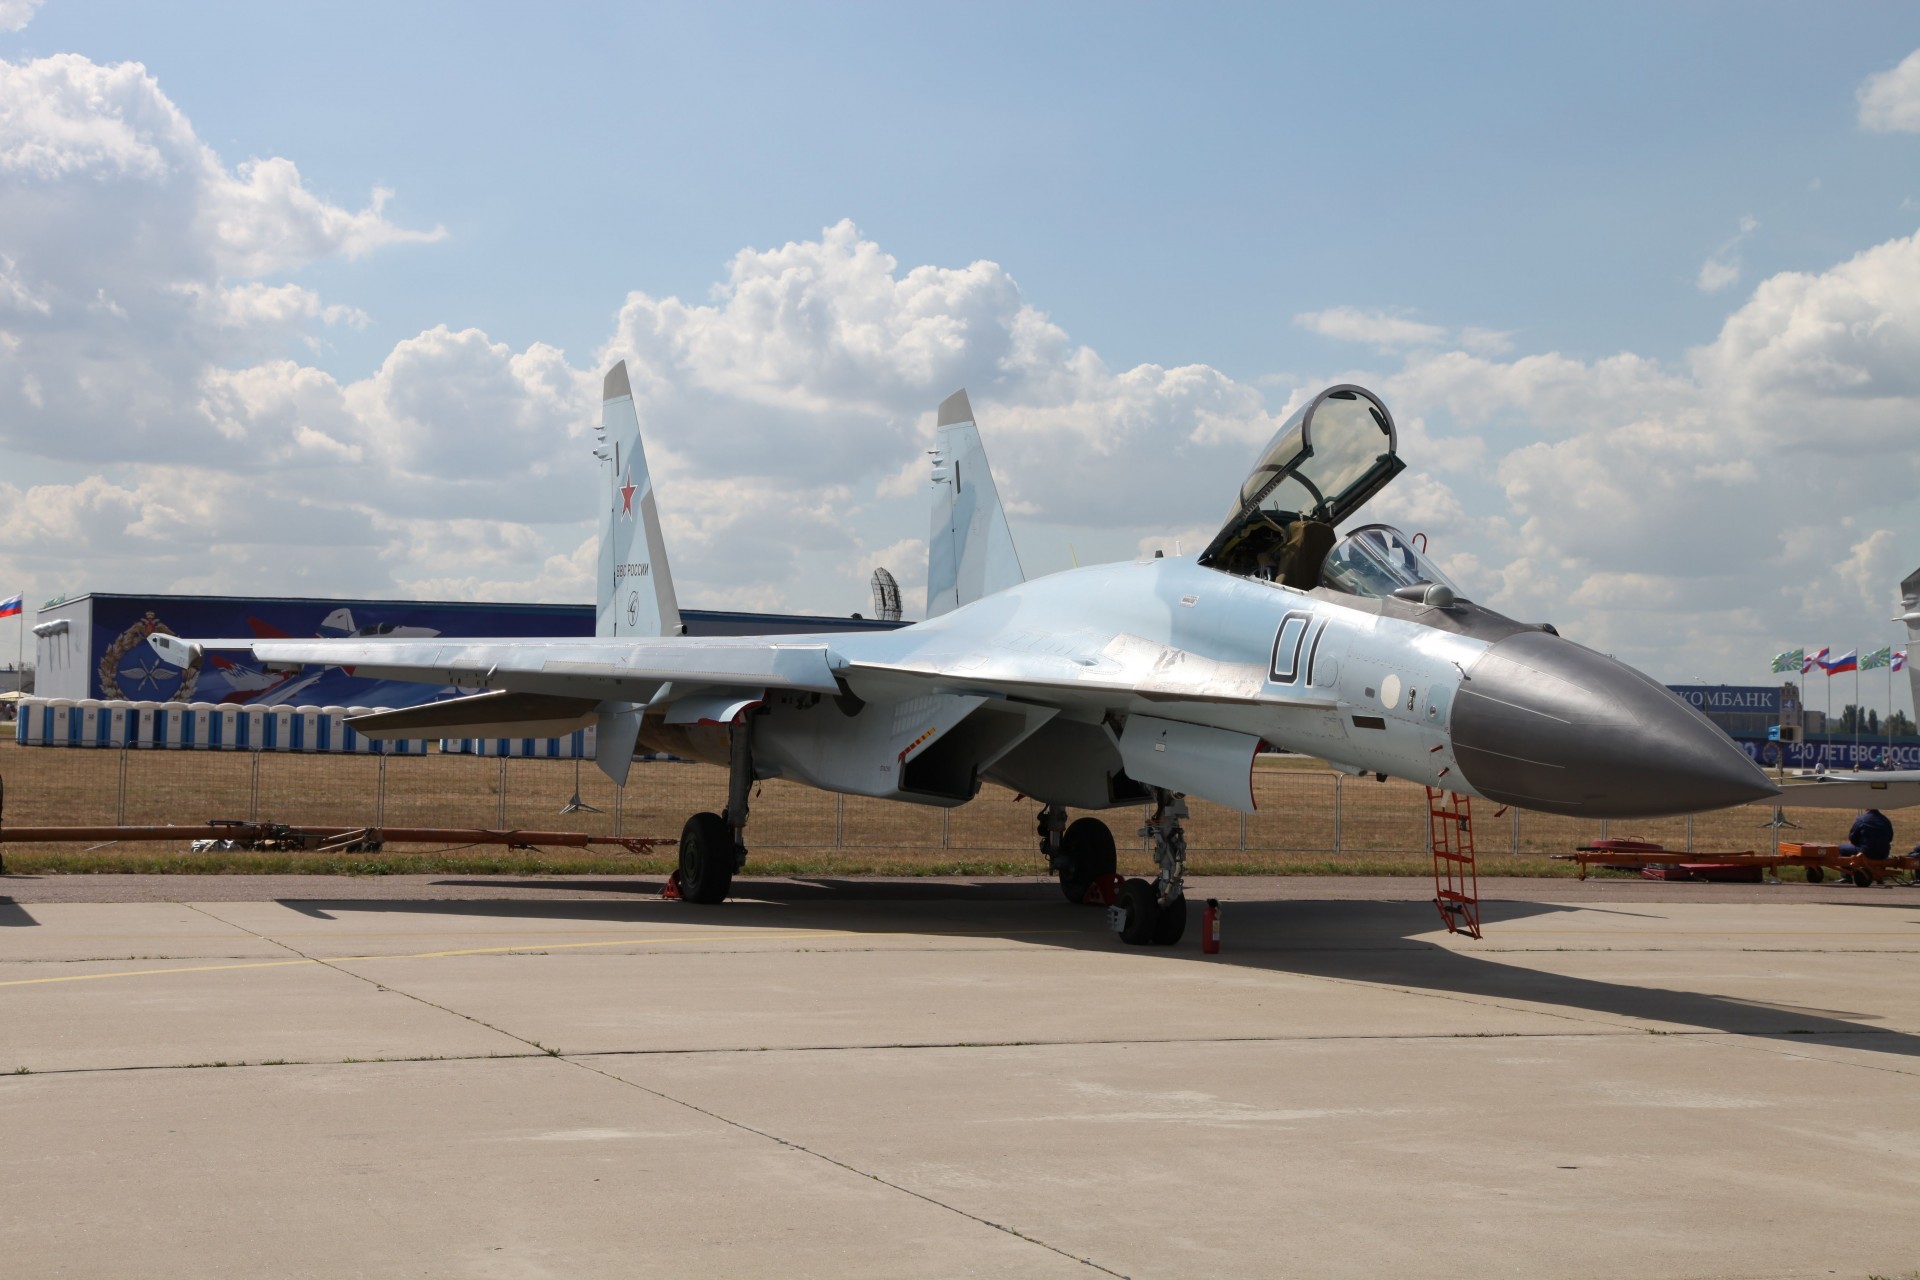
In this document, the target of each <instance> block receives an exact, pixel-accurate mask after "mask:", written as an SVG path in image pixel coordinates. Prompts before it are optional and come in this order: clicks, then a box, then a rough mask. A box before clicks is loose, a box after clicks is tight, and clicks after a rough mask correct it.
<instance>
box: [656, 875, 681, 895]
mask: <svg viewBox="0 0 1920 1280" xmlns="http://www.w3.org/2000/svg"><path fill="white" fill-rule="evenodd" d="M660 896H661V897H662V898H663V899H665V900H666V901H668V902H678V901H680V868H678V867H675V868H674V869H673V874H672V875H670V876H668V877H667V883H666V887H665V888H663V889H661V890H660Z"/></svg>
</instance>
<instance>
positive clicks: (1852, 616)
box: [1368, 235, 1920, 679]
mask: <svg viewBox="0 0 1920 1280" xmlns="http://www.w3.org/2000/svg"><path fill="white" fill-rule="evenodd" d="M1917 361H1920V235H1916V236H1910V237H1901V238H1898V239H1894V240H1890V241H1887V242H1885V243H1883V244H1880V245H1876V246H1874V247H1872V248H1870V249H1867V250H1864V251H1862V252H1861V253H1859V254H1856V255H1855V256H1853V257H1852V258H1850V259H1848V260H1846V261H1844V262H1840V263H1837V264H1835V265H1833V266H1832V267H1829V268H1828V269H1827V270H1825V271H1819V272H1785V273H1781V274H1778V275H1775V276H1773V277H1770V278H1768V279H1766V280H1763V281H1761V282H1760V284H1759V285H1758V286H1757V287H1756V288H1755V289H1754V291H1753V293H1752V294H1751V295H1750V296H1749V297H1748V298H1747V299H1746V300H1745V301H1744V302H1743V303H1742V304H1741V305H1739V306H1738V307H1737V308H1736V309H1735V310H1734V311H1733V312H1732V313H1731V314H1730V315H1729V316H1728V317H1727V319H1726V321H1725V322H1724V323H1723V324H1722V326H1721V328H1720V331H1719V333H1718V334H1717V335H1716V336H1715V337H1714V338H1713V340H1711V341H1709V342H1706V343H1703V344H1702V345H1701V346H1699V347H1697V348H1695V349H1694V350H1692V351H1690V352H1689V353H1688V354H1687V358H1686V360H1685V361H1684V362H1683V363H1682V364H1680V365H1678V366H1673V365H1668V364H1664V363H1662V362H1659V361H1654V360H1649V359H1647V358H1645V357H1642V356H1638V355H1634V354H1630V353H1622V354H1619V355H1615V356H1610V357H1606V358H1602V359H1598V360H1580V359H1575V358H1572V357H1569V356H1565V355H1560V354H1551V353H1550V354H1545V355H1525V356H1520V357H1517V358H1512V359H1506V360H1494V359H1488V358H1485V357H1481V356H1475V355H1471V354H1469V353H1466V352H1464V351H1437V352H1436V351H1421V352H1414V353H1410V354H1409V355H1408V356H1407V357H1406V358H1405V359H1404V361H1403V362H1402V364H1401V366H1400V367H1399V368H1398V369H1394V370H1390V371H1385V372H1383V373H1381V374H1379V375H1378V376H1377V379H1376V381H1375V382H1374V384H1373V385H1377V386H1378V387H1379V388H1380V389H1381V390H1382V391H1383V392H1384V393H1385V394H1386V395H1387V397H1388V400H1389V402H1390V403H1391V404H1392V405H1393V406H1394V407H1395V410H1396V413H1397V414H1398V415H1399V416H1400V419H1401V421H1402V422H1403V423H1408V422H1414V423H1418V424H1419V425H1420V427H1421V430H1422V431H1423V432H1424V433H1425V434H1427V435H1428V436H1429V437H1430V438H1432V439H1437V440H1446V439H1449V438H1453V437H1452V436H1451V435H1450V434H1449V433H1450V432H1452V433H1459V432H1461V431H1463V430H1466V429H1471V431H1472V432H1473V437H1474V438H1475V439H1477V440H1479V441H1480V442H1481V443H1482V446H1483V448H1484V449H1485V453H1486V457H1487V458H1488V459H1489V460H1490V467H1491V476H1490V483H1486V484H1484V485H1483V486H1482V485H1476V483H1475V476H1474V474H1473V473H1472V472H1471V471H1465V472H1461V473H1459V478H1458V480H1457V481H1456V482H1454V483H1453V484H1452V489H1453V491H1455V492H1456V493H1457V494H1458V495H1459V497H1460V506H1461V509H1462V511H1463V512H1464V513H1469V514H1470V513H1472V512H1474V511H1475V510H1478V511H1480V512H1482V513H1483V514H1484V513H1487V512H1494V513H1498V514H1497V515H1496V516H1495V517H1494V518H1487V519H1481V520H1479V521H1477V522H1476V521H1473V520H1471V519H1468V520H1466V521H1465V522H1464V523H1462V522H1460V521H1458V520H1455V521H1453V522H1451V523H1449V522H1447V521H1445V520H1434V521H1433V528H1434V530H1435V531H1436V536H1437V538H1438V539H1440V540H1441V541H1442V542H1443V545H1445V546H1446V547H1447V548H1448V549H1449V551H1451V550H1452V549H1453V548H1455V547H1458V548H1459V549H1460V550H1461V551H1463V552H1465V553H1466V554H1468V555H1471V556H1472V557H1473V559H1474V560H1475V562H1476V563H1477V565H1478V566H1479V567H1480V568H1481V571H1482V573H1481V577H1480V581H1479V583H1477V584H1476V583H1466V584H1464V585H1467V586H1468V587H1469V589H1470V590H1478V591H1480V592H1482V593H1484V595H1485V597H1486V598H1487V599H1488V600H1489V601H1490V602H1491V603H1494V604H1495V605H1496V607H1500V608H1503V609H1506V610H1508V611H1510V612H1513V613H1515V614H1516V615H1517V616H1521V617H1533V618H1541V617H1546V618H1551V620H1553V621H1554V622H1556V624H1558V625H1560V626H1561V627H1562V629H1563V630H1566V631H1568V632H1569V634H1574V635H1576V636H1578V637H1579V638H1580V639H1582V640H1584V641H1586V642H1587V643H1590V644H1594V645H1596V646H1597V647H1600V648H1603V649H1606V650H1608V651H1611V652H1617V653H1620V654H1622V655H1623V656H1626V657H1629V658H1630V659H1633V660H1636V661H1639V662H1641V663H1643V664H1645V665H1646V666H1648V667H1649V669H1651V670H1654V671H1656V672H1661V671H1665V670H1666V668H1667V667H1668V666H1671V665H1672V664H1673V663H1674V662H1675V657H1674V655H1675V654H1678V653H1687V654H1690V655H1691V661H1692V662H1693V663H1694V664H1695V665H1697V666H1700V667H1702V668H1710V669H1712V670H1715V671H1716V672H1719V673H1722V674H1723V675H1727V676H1731V677H1734V678H1746V677H1749V676H1750V677H1753V678H1756V679H1757V678H1759V673H1758V671H1757V670H1755V669H1752V664H1753V663H1754V662H1756V661H1758V659H1757V658H1756V657H1755V655H1756V654H1759V653H1761V652H1762V651H1763V650H1764V651H1769V652H1770V651H1772V649H1778V648H1784V647H1790V646H1791V645H1793V644H1799V643H1802V642H1805V641H1809V640H1812V641H1816V642H1818V643H1828V642H1836V643H1838V644H1840V645H1841V646H1842V647H1845V646H1848V645H1852V644H1854V643H1865V642H1866V641H1867V640H1869V639H1871V638H1874V637H1880V639H1876V640H1874V643H1875V644H1878V643H1881V642H1882V641H1883V640H1885V639H1889V638H1892V637H1891V636H1890V635H1889V634H1888V633H1887V632H1886V628H1885V617H1886V614H1885V612H1884V609H1885V606H1886V602H1887V601H1886V597H1887V594H1888V592H1889V591H1890V590H1891V588H1892V584H1893V583H1894V582H1895V581H1896V580H1897V579H1898V578H1899V577H1900V576H1902V574H1904V572H1906V571H1907V570H1909V569H1911V568H1912V566H1913V564H1914V563H1916V562H1920V540H1916V538H1915V536H1914V535H1913V534H1912V532H1911V531H1912V530H1913V528H1914V527H1915V517H1916V515H1920V501H1916V494H1920V450H1916V449H1915V448H1914V440H1915V439H1916V435H1915V430H1916V427H1915V424H1916V423H1920V375H1916V373H1915V368H1916V362H1917ZM1368 376H1372V375H1368ZM1402 434H1403V437H1405V436H1407V435H1408V434H1409V433H1408V432H1406V431H1404V430H1403V433H1402ZM1415 465H1416V466H1417V465H1418V461H1417V459H1416V460H1415ZM1405 479H1406V478H1404V477H1403V479H1402V481H1400V482H1398V483H1396V486H1395V488H1394V489H1393V490H1389V491H1388V494H1387V495H1383V497H1382V499H1381V501H1380V506H1379V508H1378V509H1379V510H1381V511H1383V512H1385V511H1388V510H1391V509H1393V503H1394V502H1399V503H1403V504H1405V507H1406V509H1405V510H1404V511H1400V512H1398V514H1400V515H1401V516H1403V517H1404V518H1406V519H1407V520H1408V523H1413V522H1414V521H1415V520H1417V519H1419V518H1422V517H1423V516H1425V515H1426V513H1427V512H1428V511H1431V512H1434V513H1436V514H1437V513H1439V512H1443V511H1446V510H1447V508H1446V507H1445V506H1444V505H1442V506H1434V505H1432V502H1431V501H1423V497H1424V498H1425V499H1428V500H1431V499H1433V498H1435V497H1437V495H1435V494H1433V493H1431V492H1429V493H1427V494H1426V495H1422V494H1421V493H1420V492H1419V490H1418V489H1416V488H1414V487H1410V486H1407V487H1406V488H1407V491H1406V493H1404V494H1401V493H1399V490H1400V489H1401V488H1402V487H1403V486H1405ZM1770 646H1771V649H1770ZM1668 674H1672V675H1676V676H1690V675H1692V674H1694V673H1693V672H1690V671H1677V670H1676V671H1672V672H1668Z"/></svg>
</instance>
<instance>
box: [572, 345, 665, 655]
mask: <svg viewBox="0 0 1920 1280" xmlns="http://www.w3.org/2000/svg"><path fill="white" fill-rule="evenodd" d="M600 437H601V440H600V448H599V449H598V450H596V451H595V456H596V457H598V458H600V459H601V460H602V463H603V465H602V466H601V469H600V476H601V485H602V487H601V498H602V499H603V501H604V502H605V503H606V506H605V507H604V510H605V512H606V514H605V516H604V517H603V519H602V521H601V525H600V582H599V592H598V602H599V618H598V622H597V624H596V626H595V629H594V634H595V635H601V636H677V635H681V634H683V631H684V629H683V628H682V627H681V625H680V605H679V602H678V601H676V600H675V599H674V595H673V573H672V571H671V570H670V569H668V567H667V551H666V546H665V543H664V541H663V540H662V538H661V536H660V513H659V511H658V510H657V509H656V508H655V506H654V502H653V478H652V477H651V476H649V475H648V474H647V453H646V450H645V449H644V448H643V447H642V446H641V443H640V417H639V415H638V414H637V413H636V412H635V411H634V407H633V390H632V388H631V387H630V386H629V385H628V382H627V362H626V361H624V360H622V361H621V362H620V363H619V364H616V365H614V366H613V368H611V369H609V370H607V380H606V385H605V389H604V391H603V393H602V399H601V404H600Z"/></svg>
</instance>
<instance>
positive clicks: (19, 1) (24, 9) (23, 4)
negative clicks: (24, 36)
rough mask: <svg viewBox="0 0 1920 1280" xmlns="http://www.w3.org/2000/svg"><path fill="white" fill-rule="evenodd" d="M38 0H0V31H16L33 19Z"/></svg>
mask: <svg viewBox="0 0 1920 1280" xmlns="http://www.w3.org/2000/svg"><path fill="white" fill-rule="evenodd" d="M39 7H40V0H0V32H6V31H18V30H20V28H22V27H24V26H26V25H27V24H28V23H29V22H32V21H33V11H34V10H35V9H38V8H39Z"/></svg>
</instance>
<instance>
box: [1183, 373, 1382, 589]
mask: <svg viewBox="0 0 1920 1280" xmlns="http://www.w3.org/2000/svg"><path fill="white" fill-rule="evenodd" d="M1396 445H1397V440H1396V438H1395V435H1394V430H1393V418H1392V416H1391V415H1390V414H1388V412H1387V409H1386V406H1385V405H1383V404H1381V403H1380V401H1379V399H1378V398H1377V397H1375V396H1374V395H1373V394H1372V393H1371V392H1368V391H1366V390H1364V389H1362V388H1360V387H1355V386H1338V387H1332V388H1330V389H1328V390H1326V391H1323V392H1321V393H1320V394H1319V395H1317V396H1315V397H1314V398H1313V399H1312V400H1310V401H1308V402H1307V404H1306V405H1305V406H1304V407H1303V408H1301V409H1300V411H1299V412H1297V413H1295V414H1294V415H1293V416H1292V417H1291V418H1289V419H1287V421H1286V422H1285V423H1283V424H1282V425H1281V427H1280V430H1279V431H1278V432H1276V433H1275V434H1274V437H1273V440H1272V442H1271V443H1269V444H1268V445H1267V447H1266V450H1265V451H1264V452H1262V453H1261V455H1260V460H1259V462H1257V463H1255V464H1254V468H1253V470H1252V471H1251V472H1250V473H1248V475H1247V478H1246V480H1245V482H1244V483H1242V484H1241V486H1240V494H1239V498H1238V500H1237V501H1236V502H1235V503H1234V506H1233V509H1232V510H1231V511H1230V512H1228V514H1227V522H1226V524H1225V525H1224V526H1223V527H1222V528H1221V530H1220V532H1219V534H1217V535H1216V536H1215V537H1214V540H1213V542H1212V543H1211V544H1210V545H1209V546H1208V547H1207V549H1206V551H1205V552H1204V553H1202V555H1201V557H1200V563H1202V564H1206V565H1212V566H1213V567H1215V568H1218V569H1224V570H1226V571H1227V572H1229V573H1243V574H1247V575H1249V576H1254V577H1268V578H1280V579H1282V580H1284V581H1286V582H1288V583H1289V584H1290V585H1294V586H1301V585H1305V586H1312V585H1314V584H1315V583H1317V581H1318V580H1319V576H1320V575H1319V559H1320V558H1321V557H1324V555H1325V554H1326V551H1327V549H1328V548H1329V547H1330V546H1331V545H1332V541H1333V539H1332V526H1334V525H1336V524H1338V523H1339V522H1340V521H1341V520H1343V519H1345V518H1346V517H1347V516H1349V515H1351V514H1353V512H1355V511H1357V510H1358V509H1359V508H1360V507H1361V505H1362V504H1364V503H1365V502H1366V501H1367V499H1369V498H1371V497H1372V496H1373V495H1374V494H1376V493H1378V492H1379V491H1380V489H1381V488H1382V487H1384V486H1385V485H1386V484H1387V482H1388V481H1390V480H1392V479H1393V477H1394V476H1396V475H1398V474H1399V473H1400V471H1401V470H1402V469H1403V468H1404V467H1405V465H1406V464H1405V463H1403V462H1401V461H1400V457H1399V454H1398V453H1397V452H1396ZM1297 525H1305V526H1310V527H1306V528H1296V527H1295V526H1297ZM1290 562H1291V563H1290Z"/></svg>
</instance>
